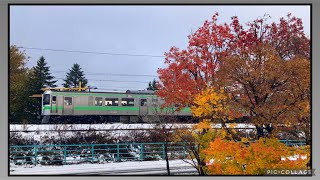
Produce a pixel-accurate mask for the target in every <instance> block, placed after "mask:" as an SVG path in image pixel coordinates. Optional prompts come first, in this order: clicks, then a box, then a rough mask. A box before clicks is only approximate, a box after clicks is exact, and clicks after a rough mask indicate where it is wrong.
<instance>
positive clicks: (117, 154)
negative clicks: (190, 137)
mask: <svg viewBox="0 0 320 180" xmlns="http://www.w3.org/2000/svg"><path fill="white" fill-rule="evenodd" d="M167 152H168V156H169V158H170V159H175V158H186V156H187V153H186V147H185V146H184V145H183V143H168V145H167ZM164 158H165V143H162V142H161V143H122V144H73V145H63V144H51V145H25V146H10V159H11V160H12V161H13V162H14V164H16V165H19V164H20V165H22V164H34V165H36V164H42V165H63V164H64V165H65V164H77V163H81V162H89V163H105V162H109V161H113V162H120V161H129V160H139V161H143V160H160V159H164Z"/></svg>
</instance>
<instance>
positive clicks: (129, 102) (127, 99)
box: [121, 98, 134, 106]
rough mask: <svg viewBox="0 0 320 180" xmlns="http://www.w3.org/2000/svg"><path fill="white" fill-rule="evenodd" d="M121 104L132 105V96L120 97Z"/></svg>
mask: <svg viewBox="0 0 320 180" xmlns="http://www.w3.org/2000/svg"><path fill="white" fill-rule="evenodd" d="M121 104H122V106H134V99H133V98H122V101H121Z"/></svg>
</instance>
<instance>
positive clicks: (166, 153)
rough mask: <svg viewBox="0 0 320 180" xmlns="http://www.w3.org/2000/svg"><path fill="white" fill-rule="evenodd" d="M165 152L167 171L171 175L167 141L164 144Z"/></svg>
mask: <svg viewBox="0 0 320 180" xmlns="http://www.w3.org/2000/svg"><path fill="white" fill-rule="evenodd" d="M164 153H165V156H166V164H167V172H168V175H169V176H170V167H169V159H168V143H167V142H165V144H164Z"/></svg>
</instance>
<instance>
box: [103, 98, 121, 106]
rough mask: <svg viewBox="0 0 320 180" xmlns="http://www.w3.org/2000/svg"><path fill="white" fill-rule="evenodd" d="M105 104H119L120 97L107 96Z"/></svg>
mask: <svg viewBox="0 0 320 180" xmlns="http://www.w3.org/2000/svg"><path fill="white" fill-rule="evenodd" d="M105 100H106V101H105V106H119V100H118V98H106V99H105Z"/></svg>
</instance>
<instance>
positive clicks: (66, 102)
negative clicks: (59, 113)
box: [64, 97, 72, 106]
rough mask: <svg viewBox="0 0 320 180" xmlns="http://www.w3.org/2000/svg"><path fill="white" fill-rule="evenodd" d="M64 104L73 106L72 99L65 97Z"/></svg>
mask: <svg viewBox="0 0 320 180" xmlns="http://www.w3.org/2000/svg"><path fill="white" fill-rule="evenodd" d="M64 104H65V105H68V106H70V105H72V97H65V98H64Z"/></svg>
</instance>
